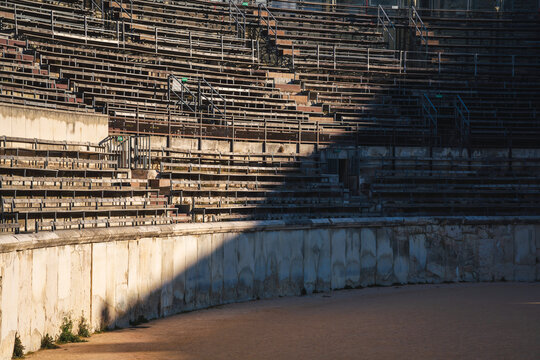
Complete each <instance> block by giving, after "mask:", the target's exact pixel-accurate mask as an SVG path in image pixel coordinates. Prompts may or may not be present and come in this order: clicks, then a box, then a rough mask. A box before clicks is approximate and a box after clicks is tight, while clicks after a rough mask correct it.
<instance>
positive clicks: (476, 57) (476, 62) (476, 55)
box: [474, 54, 478, 76]
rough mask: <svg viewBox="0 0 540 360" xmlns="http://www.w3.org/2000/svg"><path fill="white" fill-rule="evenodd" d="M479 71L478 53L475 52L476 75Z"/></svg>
mask: <svg viewBox="0 0 540 360" xmlns="http://www.w3.org/2000/svg"><path fill="white" fill-rule="evenodd" d="M477 73H478V54H474V76H476V74H477Z"/></svg>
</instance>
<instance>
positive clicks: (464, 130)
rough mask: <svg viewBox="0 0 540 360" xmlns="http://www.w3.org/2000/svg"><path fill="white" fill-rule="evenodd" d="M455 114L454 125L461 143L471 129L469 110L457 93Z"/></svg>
mask: <svg viewBox="0 0 540 360" xmlns="http://www.w3.org/2000/svg"><path fill="white" fill-rule="evenodd" d="M455 114H456V127H457V128H458V129H459V132H460V134H461V143H462V144H463V143H464V141H466V140H467V139H468V137H469V133H470V129H471V112H470V111H469V108H468V107H467V105H465V102H464V101H463V99H462V98H461V96H459V94H456V101H455Z"/></svg>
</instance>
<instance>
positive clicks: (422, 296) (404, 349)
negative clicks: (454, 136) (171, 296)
mask: <svg viewBox="0 0 540 360" xmlns="http://www.w3.org/2000/svg"><path fill="white" fill-rule="evenodd" d="M28 358H29V359H32V360H38V359H75V360H83V359H84V360H86V359H112V360H115V359H141V360H142V359H212V360H216V359H536V360H538V359H540V283H483V284H451V285H416V286H403V287H386V288H382V287H377V288H367V289H360V290H344V291H335V292H332V293H328V294H316V295H311V296H304V297H291V298H281V299H274V300H261V301H252V302H247V303H241V304H230V305H225V306H219V307H215V308H212V309H208V310H201V311H196V312H191V313H186V314H180V315H176V316H172V317H169V318H166V319H160V320H156V321H151V322H149V323H147V324H144V325H142V326H139V327H136V328H129V329H123V330H118V331H112V332H106V333H102V334H97V335H94V336H92V337H91V338H90V341H89V342H87V343H82V344H70V345H63V346H62V347H61V348H60V349H58V350H45V351H39V352H37V353H35V354H33V355H30V356H29V357H28Z"/></svg>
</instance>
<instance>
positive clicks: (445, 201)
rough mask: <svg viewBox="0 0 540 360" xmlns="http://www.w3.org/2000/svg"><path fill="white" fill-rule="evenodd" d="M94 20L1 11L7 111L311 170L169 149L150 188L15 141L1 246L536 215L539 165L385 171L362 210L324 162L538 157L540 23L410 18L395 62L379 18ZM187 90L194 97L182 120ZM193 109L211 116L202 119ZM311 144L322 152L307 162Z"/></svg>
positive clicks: (399, 22) (168, 12)
mask: <svg viewBox="0 0 540 360" xmlns="http://www.w3.org/2000/svg"><path fill="white" fill-rule="evenodd" d="M91 3H92V2H90V1H86V2H77V1H69V2H58V1H53V0H41V1H30V0H13V1H10V2H0V20H1V24H2V26H1V29H0V30H2V31H1V35H0V45H1V46H2V57H1V58H0V65H1V67H0V71H1V72H0V74H1V75H2V76H1V81H0V102H3V103H6V102H7V103H10V102H11V103H19V104H30V105H34V106H46V107H55V108H65V109H70V110H73V111H97V112H103V113H105V114H107V115H108V116H109V123H110V134H111V135H122V136H125V135H141V134H152V135H154V136H159V135H162V136H168V137H182V138H194V139H198V140H199V149H201V148H202V147H201V146H200V144H201V143H202V141H203V139H205V140H226V141H230V142H231V143H233V142H234V141H259V142H264V143H266V142H267V141H273V142H274V143H283V144H294V145H297V146H298V148H297V152H296V153H293V154H286V153H274V154H269V153H250V154H246V153H242V152H219V151H210V150H181V149H178V148H173V147H172V146H169V147H167V146H165V147H155V146H154V147H153V148H152V157H151V158H152V162H151V168H152V169H154V170H156V171H157V174H158V176H157V178H156V179H150V180H146V179H144V180H138V179H133V178H131V175H130V173H131V172H130V171H129V170H127V169H124V168H122V167H120V166H119V161H118V159H117V156H118V154H117V153H115V152H107V151H105V148H104V147H102V146H101V147H100V146H96V147H88V146H89V145H86V148H85V146H83V145H73V144H62V143H43V142H34V144H32V143H29V142H24V141H23V140H21V139H11V140H6V139H4V142H3V144H2V146H1V147H0V176H1V185H2V187H1V188H0V194H1V196H2V209H3V211H2V225H1V226H0V229H2V230H5V231H8V230H9V231H12V230H14V229H18V228H21V229H22V228H24V229H25V230H26V231H33V230H41V229H55V228H56V229H59V228H70V227H84V226H114V225H125V224H128V223H133V224H143V223H145V224H150V223H166V222H178V221H185V220H186V219H187V215H186V216H180V215H178V212H179V213H182V214H188V215H189V216H191V217H192V220H195V221H211V220H234V219H274V218H305V217H321V216H322V217H324V216H353V215H358V214H361V215H380V214H384V215H388V214H390V215H392V214H407V215H410V214H414V215H421V214H441V213H445V214H446V213H447V211H450V210H448V209H449V208H450V209H451V210H452V213H455V214H460V213H467V212H468V211H469V212H470V213H471V214H472V213H474V214H481V215H484V214H491V213H516V212H523V213H525V212H526V211H533V212H535V211H538V206H536V205H535V204H536V202H537V200H538V199H537V193H538V192H537V191H538V176H537V175H538V172H537V170H538V169H537V165H536V160H535V159H530V160H529V161H528V165H527V167H522V168H520V167H517V168H516V167H510V168H509V169H507V166H506V165H507V164H508V163H511V162H512V163H513V166H514V165H515V162H514V160H513V159H506V160H505V159H502V160H500V162H499V163H493V162H492V160H493V159H475V161H474V162H472V163H471V160H470V159H458V160H455V163H452V164H451V165H449V164H448V161H447V160H445V159H444V158H436V157H426V158H422V159H416V158H415V159H412V158H411V159H409V160H403V159H397V158H385V159H378V160H377V159H375V160H376V161H380V162H381V164H379V165H378V167H377V168H376V169H375V170H374V173H373V174H370V176H369V179H370V180H369V182H367V183H366V184H371V185H370V187H369V188H367V189H364V190H365V191H364V192H363V193H355V192H353V191H350V190H349V189H348V187H347V186H345V185H344V182H343V181H340V178H339V175H338V174H331V173H327V172H326V171H324V170H323V169H324V168H325V167H324V164H323V160H321V157H320V155H319V153H317V151H318V150H320V148H321V147H323V146H330V147H332V146H333V145H334V144H336V143H338V144H345V145H385V146H427V147H430V146H448V147H460V148H467V149H469V150H471V149H474V148H480V147H494V148H500V147H508V148H513V147H523V148H531V147H532V148H535V147H536V148H537V147H538V138H540V127H539V125H538V124H539V122H538V115H537V114H538V110H539V109H538V101H537V99H538V97H539V95H540V76H539V75H540V73H539V72H538V67H539V65H540V64H539V62H538V55H540V54H538V49H539V47H538V46H537V45H538V43H537V41H538V39H537V34H538V31H539V30H540V22H539V21H538V19H537V18H534V17H532V18H531V17H523V16H522V14H513V13H504V14H502V15H501V14H496V13H493V12H468V13H466V14H461V13H456V12H445V11H435V12H433V11H423V10H419V11H418V16H419V17H421V18H422V20H423V24H424V27H425V28H426V29H425V32H422V31H423V30H421V31H420V32H418V31H417V30H416V29H415V28H414V26H413V25H412V23H411V18H410V17H409V16H410V14H408V13H406V12H404V11H402V10H397V11H395V12H392V11H391V9H387V11H388V14H389V15H390V17H389V19H388V20H384V21H392V22H393V23H394V24H395V28H396V33H395V34H394V36H395V37H396V38H397V35H396V34H397V32H401V34H402V35H403V36H402V37H406V36H405V35H407V36H408V35H411V36H410V37H412V41H413V44H412V45H411V46H413V47H415V48H414V49H412V50H411V51H404V50H399V49H397V50H395V49H391V48H390V46H389V41H388V33H387V32H385V30H384V29H385V27H384V26H381V18H380V12H378V11H379V10H378V9H377V8H375V7H354V6H338V7H332V6H321V5H318V4H310V3H306V2H302V3H296V2H292V1H268V2H267V4H268V6H267V7H262V6H261V7H259V6H258V4H256V3H255V2H249V3H248V4H247V6H239V7H233V6H232V5H230V4H229V2H216V1H205V0H194V1H174V2H172V1H152V0H132V1H129V2H122V1H104V2H99V1H98V2H97V4H101V3H103V5H104V7H103V8H99V7H98V8H91V6H90V5H91ZM81 4H82V5H84V6H81ZM282 5H287V6H282ZM288 5H295V6H288ZM296 5H297V6H296ZM236 8H238V10H235V9H236ZM234 11H238V12H239V13H238V14H236V15H235V16H238V17H239V18H240V19H245V20H243V23H241V22H239V23H235V21H233V17H234V16H233V15H232V14H233V12H234ZM462 15H463V16H462ZM465 15H466V16H465ZM512 19H514V20H515V19H518V20H519V21H512ZM426 45H427V46H426ZM426 48H427V49H426ZM426 50H427V51H426ZM171 75H174V76H175V77H176V78H177V79H181V85H178V84H176V86H177V87H176V88H175V87H174V86H171V82H170V81H171V80H170V79H171V78H170V76H171ZM171 89H172V90H178V91H180V90H179V89H187V90H186V93H187V94H188V95H187V96H186V98H185V99H183V100H184V104H183V105H182V103H181V102H179V101H178V99H176V98H174V96H173V98H171V96H172V95H171V92H170V90H171ZM182 91H183V90H182ZM173 92H174V91H173ZM189 93H191V94H195V93H196V94H201V93H205V94H212V95H211V96H212V102H210V101H209V100H208V99H207V98H206V100H204V101H201V100H199V105H200V108H199V109H195V110H194V109H193V108H191V107H190V105H189V104H191V103H194V102H195V98H196V96H193V95H189ZM214 95H215V96H214ZM218 95H219V96H218ZM426 99H427V100H426ZM426 101H427V102H426ZM211 104H213V105H211ZM216 109H217V110H216ZM432 110H433V111H434V112H435V113H436V114H435V115H433V114H432V112H433V111H432ZM216 111H218V112H219V114H216ZM301 145H310V146H313V148H314V149H315V150H316V152H315V153H314V154H313V155H311V156H308V157H305V156H300V155H299V153H300V151H299V149H300V146H301ZM368 160H370V159H368ZM371 160H373V159H371ZM413 160H414V164H411V163H410V162H413ZM407 161H409V163H408V162H407ZM388 163H390V164H391V165H388ZM396 164H397V165H396ZM501 164H506V165H504V166H502V167H501ZM504 169H506V170H504ZM524 169H527V171H525V170H524ZM371 170H373V169H371ZM503 170H504V171H503ZM366 171H370V168H369V167H366ZM366 186H367V185H366ZM467 192H472V193H474V194H475V196H472V195H471V196H469V195H467ZM441 194H442V195H441ZM521 203H523V206H522V207H521V206H519V204H521ZM172 205H175V207H172Z"/></svg>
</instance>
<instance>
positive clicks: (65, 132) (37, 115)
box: [0, 104, 109, 143]
mask: <svg viewBox="0 0 540 360" xmlns="http://www.w3.org/2000/svg"><path fill="white" fill-rule="evenodd" d="M107 135H109V117H108V116H107V115H103V114H96V113H83V112H73V111H63V110H52V109H43V108H36V107H27V106H20V105H5V104H3V105H0V136H10V137H20V138H28V139H41V140H54V141H68V142H69V141H75V142H92V143H98V142H100V141H101V140H103V139H104V138H106V137H107Z"/></svg>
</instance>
